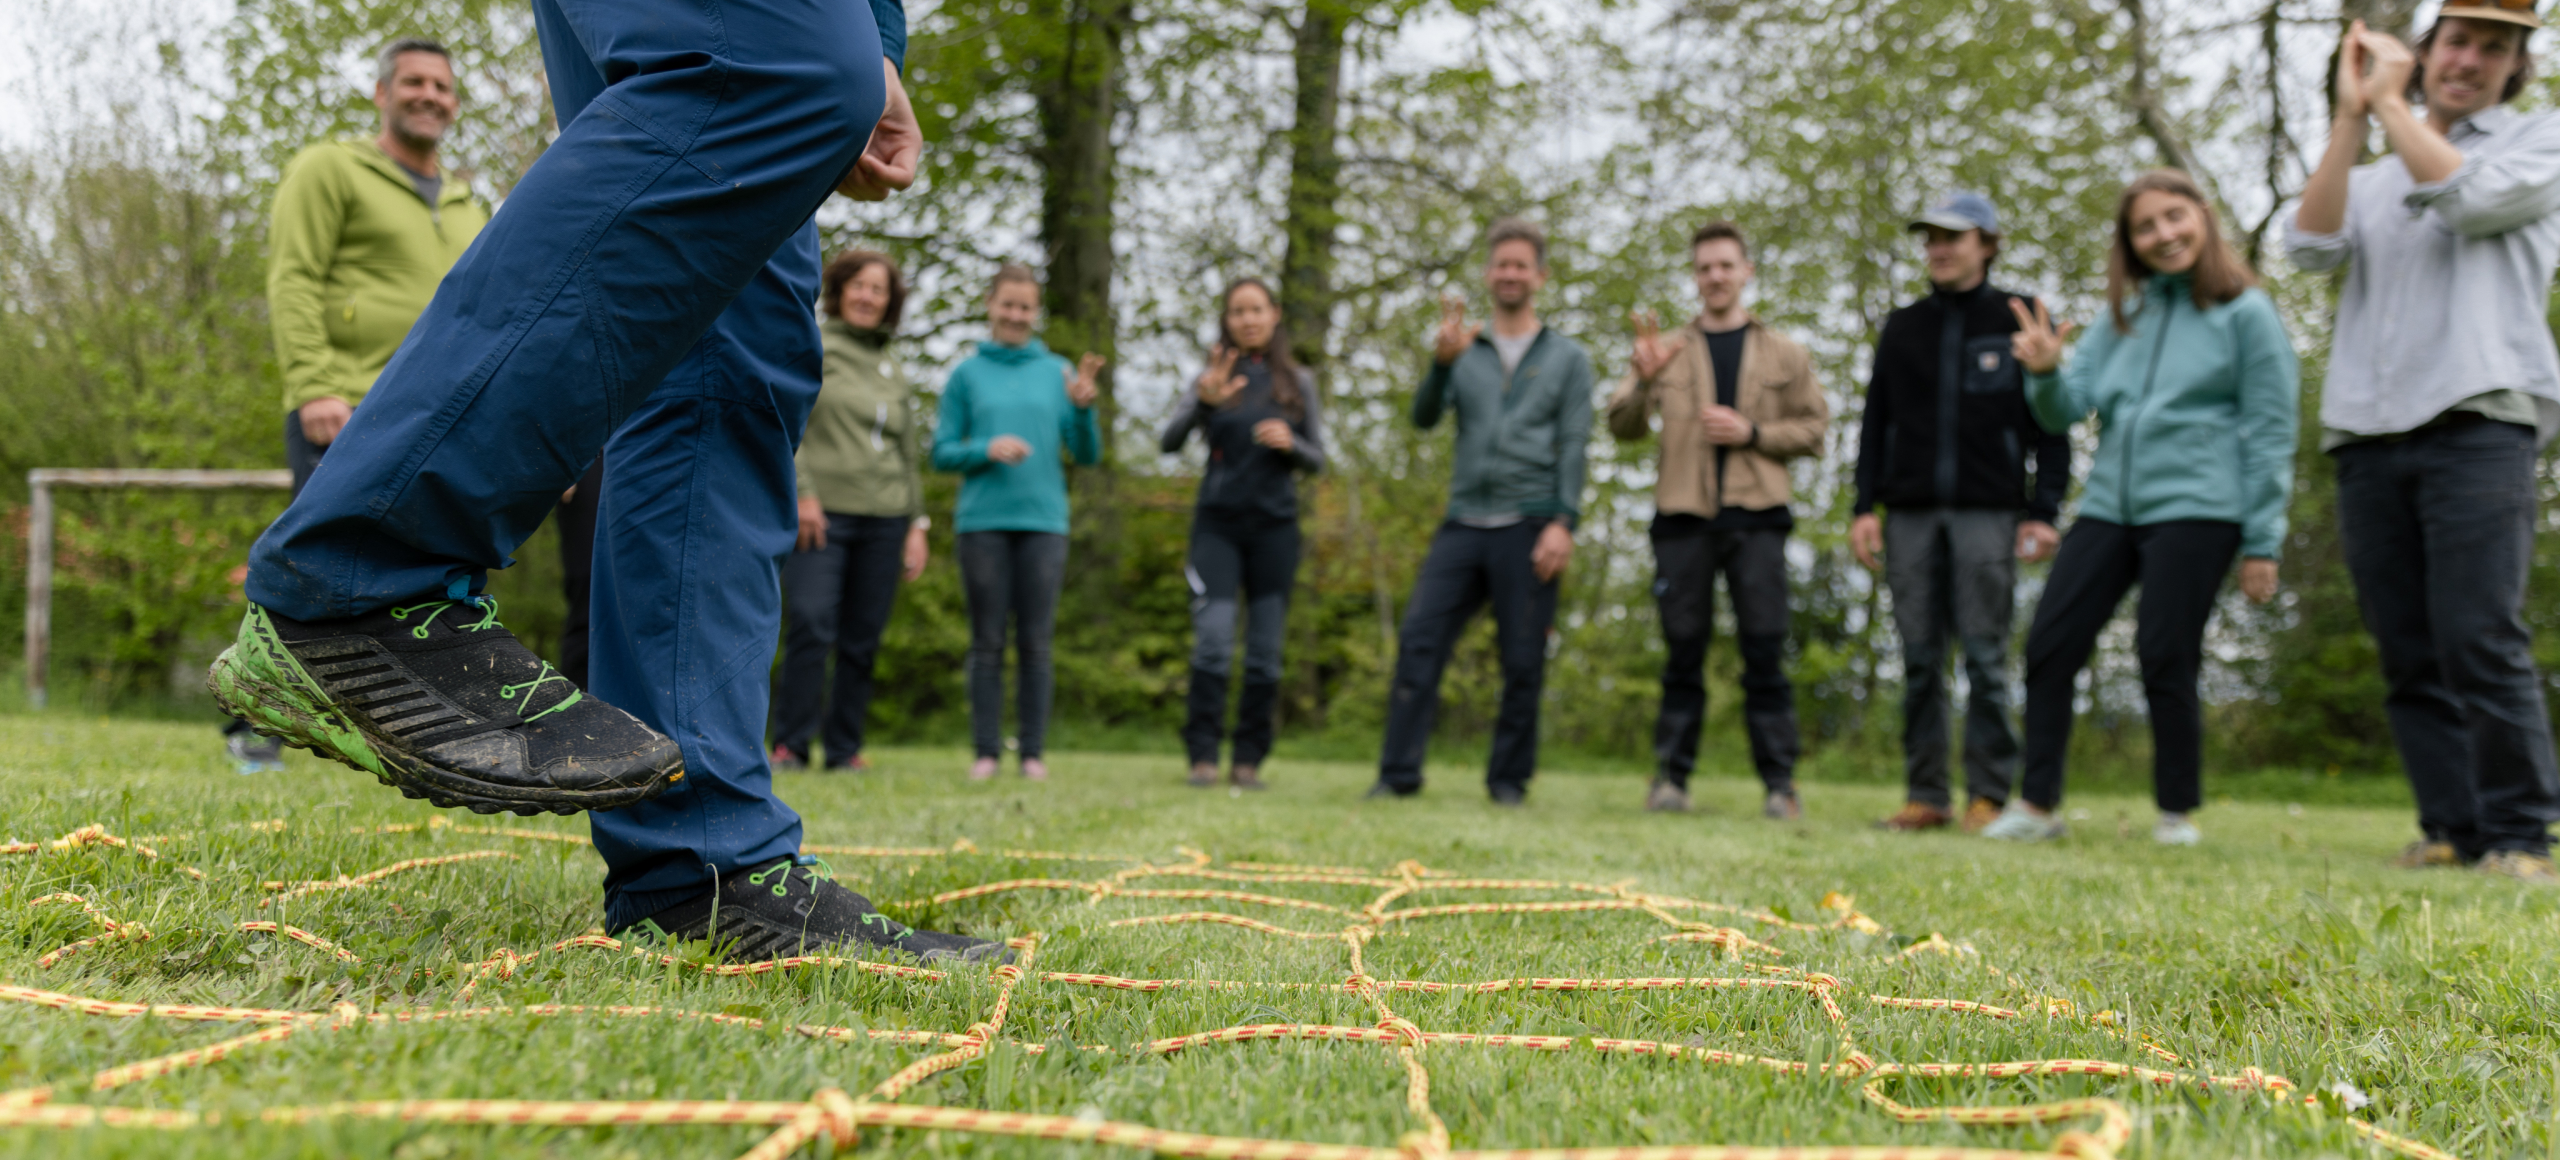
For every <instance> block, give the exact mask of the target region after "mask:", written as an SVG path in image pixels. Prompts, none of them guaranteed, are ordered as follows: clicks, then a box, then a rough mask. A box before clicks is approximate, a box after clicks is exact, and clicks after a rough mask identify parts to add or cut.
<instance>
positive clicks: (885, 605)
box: [773, 512, 912, 766]
mask: <svg viewBox="0 0 2560 1160" xmlns="http://www.w3.org/2000/svg"><path fill="white" fill-rule="evenodd" d="M910 522H912V521H910V520H909V519H908V518H907V517H905V516H850V515H843V514H840V513H837V512H828V513H827V546H826V547H823V548H820V549H818V550H816V551H814V552H802V551H794V552H792V553H791V558H790V559H789V560H786V561H784V562H783V565H782V669H781V671H780V672H778V673H776V674H775V676H774V681H773V743H774V744H775V745H777V746H780V747H782V748H784V749H788V750H790V751H791V752H793V753H795V754H798V755H799V757H800V759H801V760H802V761H806V760H808V759H809V741H810V739H811V738H812V737H818V738H819V739H820V740H821V741H822V742H823V743H824V744H825V745H826V752H827V758H826V760H827V764H828V765H831V766H833V765H843V764H845V763H846V762H849V761H852V760H853V759H854V758H856V757H858V756H860V755H861V754H862V739H863V726H864V725H865V723H866V722H868V721H869V719H870V716H871V691H872V681H871V675H872V671H873V669H874V667H875V666H876V665H877V664H878V662H879V659H880V637H881V634H882V633H884V632H886V631H887V630H888V627H889V609H890V606H891V605H893V604H895V603H896V602H897V599H898V581H899V578H900V576H901V574H902V573H903V572H904V571H905V569H906V546H907V525H908V524H909V523H910ZM829 656H833V657H834V658H835V662H836V674H835V687H834V690H833V692H834V695H833V696H832V697H830V696H829V695H828V692H829V690H828V686H827V658H828V657H829ZM822 717H823V720H824V729H825V732H824V734H823V735H822V736H821V735H820V721H821V718H822Z"/></svg>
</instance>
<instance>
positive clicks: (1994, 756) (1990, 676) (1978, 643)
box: [1849, 193, 2071, 830]
mask: <svg viewBox="0 0 2560 1160" xmlns="http://www.w3.org/2000/svg"><path fill="white" fill-rule="evenodd" d="M1911 230H1912V232H1914V233H1926V234H1927V240H1926V243H1925V246H1926V253H1927V255H1928V263H1929V281H1930V283H1931V286H1932V287H1933V289H1932V291H1931V293H1930V294H1929V296H1928V297H1926V298H1922V299H1920V300H1919V301H1917V302H1914V303H1911V304H1910V305H1908V306H1905V307H1902V308H1901V309H1899V310H1896V311H1894V312H1893V313H1892V314H1890V315H1887V316H1886V317H1885V322H1884V330H1883V332H1882V333H1881V334H1879V335H1878V336H1877V338H1876V355H1875V367H1874V371H1873V375H1872V377H1871V378H1870V379H1869V380H1868V383H1867V408H1866V414H1865V418H1864V419H1863V421H1862V425H1861V429H1860V431H1859V438H1858V470H1857V500H1856V507H1855V509H1854V510H1855V512H1856V515H1855V517H1854V518H1853V519H1852V521H1851V523H1850V525H1849V544H1850V548H1851V550H1852V551H1854V552H1855V553H1856V554H1857V557H1858V562H1859V563H1861V564H1864V565H1866V566H1867V567H1869V568H1874V567H1877V566H1878V562H1877V554H1878V552H1879V550H1881V552H1882V554H1883V558H1884V567H1885V582H1886V584H1887V585H1888V586H1889V587H1890V589H1891V590H1892V592H1893V620H1894V627H1895V629H1896V630H1897V632H1898V633H1899V634H1900V636H1901V637H1902V671H1903V700H1902V750H1903V761H1904V775H1905V778H1906V780H1907V783H1908V787H1909V788H1908V801H1907V803H1906V804H1905V805H1904V806H1903V808H1902V810H1901V811H1900V812H1898V813H1896V814H1894V815H1893V816H1892V817H1889V818H1886V819H1884V820H1883V821H1881V822H1878V823H1877V824H1878V825H1879V826H1881V827H1883V828H1885V829H1888V830H1928V829H1937V828H1939V827H1943V826H1945V825H1947V824H1948V823H1950V822H1952V821H1955V820H1956V815H1955V813H1954V811H1953V809H1952V808H1951V807H1952V804H1953V803H1952V802H1951V800H1950V798H1949V794H1948V789H1949V786H1948V777H1947V773H1948V770H1947V764H1948V761H1947V756H1948V755H1947V741H1948V737H1947V732H1948V730H1947V692H1946V662H1947V638H1948V637H1949V636H1950V635H1952V636H1954V637H1955V638H1956V641H1957V644H1958V646H1959V647H1960V648H1961V649H1962V650H1963V654H1964V666H1965V679H1966V682H1967V684H1968V685H1969V686H1970V689H1969V693H1968V696H1967V698H1966V700H1967V702H1968V703H1967V705H1966V708H1965V727H1964V766H1965V790H1966V793H1967V794H1968V796H1970V797H1971V798H1972V802H1971V804H1970V805H1969V806H1968V807H1967V809H1966V811H1965V813H1964V816H1963V823H1964V827H1965V829H1967V830H1979V829H1980V828H1981V827H1982V826H1984V825H1986V824H1988V823H1989V822H1990V821H1991V819H1993V818H1995V817H1997V816H1999V813H2000V809H2001V807H2002V806H2003V805H2004V804H2006V803H2007V801H2008V799H2009V789H2010V787H2011V786H2012V785H2013V784H2015V782H2016V780H2017V773H2018V751H2019V747H2018V731H2017V727H2016V726H2015V725H2014V724H2013V723H2012V722H2011V721H2010V719H2009V665H2008V657H2009V624H2010V620H2011V618H2012V615H2013V613H2014V605H2015V596H2016V593H2015V589H2016V586H2017V561H2019V560H2027V561H2030V562H2033V561H2038V560H2043V559H2046V558H2048V557H2050V556H2051V555H2052V554H2053V549H2054V547H2055V545H2056V544H2058V543H2060V542H2061V537H2060V536H2059V535H2058V534H2056V533H2055V531H2054V529H2053V521H2054V518H2055V516H2056V515H2057V514H2058V513H2059V511H2060V510H2061V506H2062V493H2063V490H2064V489H2065V488H2066V487H2068V486H2069V485H2070V482H2071V441H2070V438H2069V437H2068V436H2067V435H2065V434H2062V433H2058V432H2047V431H2046V430H2044V428H2042V427H2040V426H2038V425H2037V423H2036V420H2035V416H2034V414H2033V413H2032V412H2031V411H2029V410H2028V408H2027V398H2026V390H2025V385H2026V380H2025V377H2024V376H2023V375H2021V374H2020V373H2019V370H2018V363H2017V360H2016V359H2015V358H2014V357H2013V356H2012V355H2011V354H2010V351H2009V335H2010V333H2011V332H2013V331H2015V330H2016V329H2017V328H2018V322H2017V316H2016V314H2015V313H2013V312H2012V311H2011V310H2010V309H2009V303H2010V301H2011V300H2012V299H2017V298H2019V297H2020V296H2019V295H2016V294H2012V293H2011V292H2009V291H2007V290H2002V289H2000V288H1998V287H1996V286H1993V285H1991V283H1990V280H1989V276H1990V269H1991V261H1992V259H1993V258H1994V257H1996V256H1997V255H1998V254H1999V250H2000V221H1999V216H1998V215H1997V214H1996V213H1995V212H1994V211H1993V210H1992V207H1991V202H1990V201H1989V200H1988V199H1986V198H1984V197H1983V196H1982V195H1980V194H1973V193H1959V194H1956V195H1955V196H1953V197H1950V198H1948V199H1947V200H1945V201H1944V202H1941V203H1939V204H1938V205H1937V206H1936V207H1935V208H1933V209H1931V210H1930V211H1929V212H1928V213H1927V214H1925V215H1922V217H1921V218H1920V219H1919V220H1918V221H1915V222H1913V223H1911ZM2024 300H2025V301H2028V302H2033V301H2034V300H2033V299H2032V298H2028V299H2024ZM2030 454H2032V455H2033V456H2034V458H2035V476H2034V480H2033V482H2032V485H2030V483H2029V480H2028V476H2027V464H2026V460H2027V457H2028V456H2029V455H2030ZM1878 504H1882V505H1884V507H1885V508H1886V509H1887V510H1888V511H1889V512H1890V513H1891V515H1892V519H1891V520H1890V521H1889V522H1888V521H1883V520H1880V519H1879V518H1878V517H1877V516H1876V514H1875V509H1876V505H1878Z"/></svg>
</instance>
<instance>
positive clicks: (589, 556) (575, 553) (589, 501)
mask: <svg viewBox="0 0 2560 1160" xmlns="http://www.w3.org/2000/svg"><path fill="white" fill-rule="evenodd" d="M603 503H604V458H603V457H602V456H598V457H597V458H596V461H595V464H594V466H591V467H589V468H587V473H586V474H585V475H581V476H579V477H578V489H577V491H575V492H573V493H571V494H570V496H569V502H567V503H564V504H561V505H560V510H559V512H557V513H556V514H554V515H553V516H552V517H551V518H552V519H553V520H555V521H557V522H558V523H559V525H560V595H561V596H562V598H564V599H566V600H567V601H568V603H569V621H568V623H567V624H565V625H562V626H561V629H560V675H561V676H564V677H567V678H569V683H570V684H573V685H576V686H578V687H579V688H581V689H583V688H586V687H587V624H588V612H587V597H588V596H589V595H590V594H592V593H593V592H594V590H595V578H596V512H597V510H598V509H599V508H601V507H602V506H603Z"/></svg>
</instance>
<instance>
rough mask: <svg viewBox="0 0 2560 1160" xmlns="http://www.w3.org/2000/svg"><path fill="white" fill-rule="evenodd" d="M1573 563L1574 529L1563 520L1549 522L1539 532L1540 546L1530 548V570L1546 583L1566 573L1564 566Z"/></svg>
mask: <svg viewBox="0 0 2560 1160" xmlns="http://www.w3.org/2000/svg"><path fill="white" fill-rule="evenodd" d="M1570 563H1573V529H1571V528H1568V527H1566V526H1564V523H1563V522H1562V521H1558V522H1555V523H1551V524H1548V525H1547V527H1546V530H1545V531H1542V532H1539V533H1538V546H1537V547H1534V548H1531V549H1529V571H1530V572H1532V573H1534V574H1535V575H1536V576H1537V577H1538V583H1540V584H1544V583H1546V582H1547V581H1550V580H1553V579H1555V578H1556V577H1558V576H1562V575H1564V566H1565V565H1567V564H1570Z"/></svg>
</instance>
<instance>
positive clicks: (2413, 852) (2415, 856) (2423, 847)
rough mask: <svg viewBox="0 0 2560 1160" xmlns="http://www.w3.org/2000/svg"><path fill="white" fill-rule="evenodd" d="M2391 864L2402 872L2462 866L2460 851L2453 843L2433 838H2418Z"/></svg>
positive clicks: (2404, 848)
mask: <svg viewBox="0 0 2560 1160" xmlns="http://www.w3.org/2000/svg"><path fill="white" fill-rule="evenodd" d="M2391 864H2392V865H2394V866H2397V867H2399V868H2401V869H2403V870H2433V869H2435V868H2436V867H2439V866H2460V865H2462V851H2460V850H2458V849H2455V848H2454V845H2453V843H2451V842H2446V841H2441V840H2438V839H2435V838H2420V839H2418V840H2417V841H2415V842H2411V843H2409V844H2408V845H2407V846H2406V847H2403V848H2402V849H2401V851H2400V856H2399V857H2396V858H2393V859H2392V860H2391Z"/></svg>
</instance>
